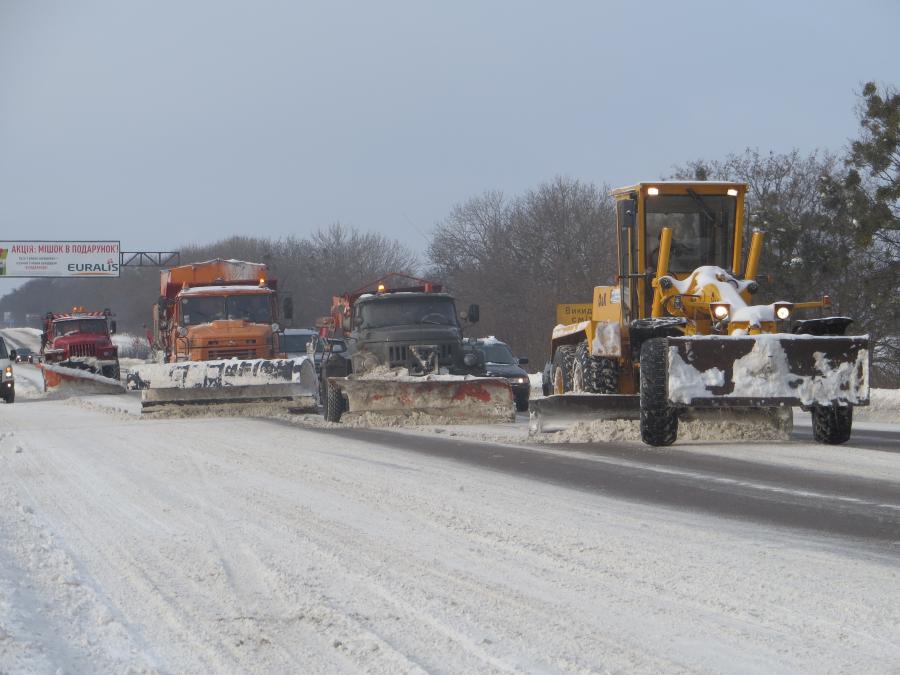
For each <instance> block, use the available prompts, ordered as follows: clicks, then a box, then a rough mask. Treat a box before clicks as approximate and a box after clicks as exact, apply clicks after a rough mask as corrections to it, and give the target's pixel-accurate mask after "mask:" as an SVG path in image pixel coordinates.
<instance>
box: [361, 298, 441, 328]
mask: <svg viewBox="0 0 900 675" xmlns="http://www.w3.org/2000/svg"><path fill="white" fill-rule="evenodd" d="M357 316H358V317H359V318H361V319H362V326H363V327H364V328H381V327H384V326H409V325H414V324H422V323H426V324H435V325H438V326H456V325H458V324H457V323H456V307H455V306H454V304H453V300H452V299H451V298H428V297H422V296H412V297H406V298H404V297H400V296H395V297H389V298H384V299H379V300H375V301H371V302H366V303H364V304H362V305H360V306H359V308H358V314H357Z"/></svg>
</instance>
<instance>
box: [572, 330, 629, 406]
mask: <svg viewBox="0 0 900 675" xmlns="http://www.w3.org/2000/svg"><path fill="white" fill-rule="evenodd" d="M572 389H573V391H579V392H587V393H589V394H615V393H617V392H618V389H619V364H618V363H617V362H616V360H615V359H609V358H606V357H603V356H591V354H590V352H589V351H588V346H587V342H582V343H580V344H579V345H578V347H577V348H576V349H575V359H574V361H573V364H572Z"/></svg>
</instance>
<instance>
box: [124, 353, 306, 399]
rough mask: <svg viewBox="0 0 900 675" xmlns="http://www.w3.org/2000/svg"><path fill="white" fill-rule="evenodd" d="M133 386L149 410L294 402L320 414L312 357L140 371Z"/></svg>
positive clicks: (189, 364)
mask: <svg viewBox="0 0 900 675" xmlns="http://www.w3.org/2000/svg"><path fill="white" fill-rule="evenodd" d="M128 386H129V388H133V389H139V390H140V391H141V406H142V407H143V408H152V407H154V406H162V405H191V404H193V405H198V404H217V403H220V404H225V403H238V402H250V401H266V400H290V401H292V403H293V405H294V406H295V407H298V408H309V409H314V408H315V406H316V395H317V387H316V371H315V368H314V367H313V364H312V362H310V360H309V359H307V358H306V357H303V358H300V359H249V360H243V361H242V360H238V359H231V360H228V361H188V362H185V363H167V364H154V365H147V366H140V367H138V368H135V369H133V370H132V371H131V372H129V374H128Z"/></svg>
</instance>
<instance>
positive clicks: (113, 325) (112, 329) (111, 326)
mask: <svg viewBox="0 0 900 675" xmlns="http://www.w3.org/2000/svg"><path fill="white" fill-rule="evenodd" d="M109 332H110V333H112V334H113V335H115V334H116V322H115V321H110V322H109Z"/></svg>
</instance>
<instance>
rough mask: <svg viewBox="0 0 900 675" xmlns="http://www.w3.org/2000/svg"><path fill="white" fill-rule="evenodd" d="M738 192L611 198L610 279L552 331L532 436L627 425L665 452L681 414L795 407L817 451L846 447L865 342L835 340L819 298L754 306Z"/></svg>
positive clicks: (687, 185)
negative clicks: (618, 422)
mask: <svg viewBox="0 0 900 675" xmlns="http://www.w3.org/2000/svg"><path fill="white" fill-rule="evenodd" d="M746 192H747V185H746V184H744V183H732V182H711V181H692V182H667V181H664V182H655V183H639V184H637V185H633V186H629V187H624V188H619V189H617V190H615V191H614V192H613V196H614V198H615V200H616V213H617V224H618V227H617V232H618V237H617V238H618V276H617V281H618V283H617V284H616V285H615V286H598V287H596V288H595V289H594V296H593V302H592V304H591V307H590V310H589V311H586V312H584V313H582V314H580V315H576V318H575V319H574V320H573V321H572V322H571V323H564V324H560V325H557V326H556V328H554V330H553V334H552V338H551V367H550V378H551V385H552V390H553V395H552V396H549V397H547V398H545V399H540V400H538V401H534V402H532V403H533V405H532V411H531V430H532V432H533V433H539V432H547V431H553V430H558V429H560V428H563V427H565V426H567V425H568V424H570V423H572V422H575V421H588V420H591V419H598V418H599V419H621V418H625V419H628V418H632V419H640V428H641V437H642V439H643V440H644V442H645V443H648V444H650V445H656V446H663V445H670V444H672V443H673V442H675V440H676V438H677V435H678V421H679V418H680V417H685V416H694V415H699V416H702V414H703V413H704V411H709V410H714V409H719V410H720V411H721V410H733V411H735V413H736V414H741V413H743V414H750V415H751V416H752V414H753V413H755V412H763V413H772V412H775V413H776V414H777V413H778V412H779V411H781V413H782V415H785V414H787V413H789V412H790V408H791V407H793V406H802V408H803V409H804V410H808V411H810V412H811V413H812V423H813V433H814V436H815V439H816V440H817V441H818V442H820V443H831V444H836V443H843V442H845V441H846V440H847V439H849V437H850V431H851V427H852V423H853V406H856V405H866V404H868V397H869V385H868V368H869V364H868V336H845V334H844V333H845V332H846V329H847V327H848V326H849V325H850V324H851V323H852V319H849V318H847V317H840V316H829V314H830V312H829V310H830V307H831V301H830V299H829V298H828V297H827V296H822V297H820V298H819V299H816V300H810V301H803V302H793V301H777V302H772V303H768V304H755V303H754V299H755V296H756V294H757V292H758V291H759V290H760V281H761V279H760V280H757V273H758V270H759V263H760V257H761V253H762V243H763V233H762V232H759V231H755V232H753V233H752V235H751V236H750V237H749V246H748V250H747V255H746V260H745V257H744V250H743V249H744V247H743V245H742V243H743V241H744V233H743V231H742V224H743V220H744V197H745V195H746ZM585 309H586V308H585ZM788 419H789V418H788Z"/></svg>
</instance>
